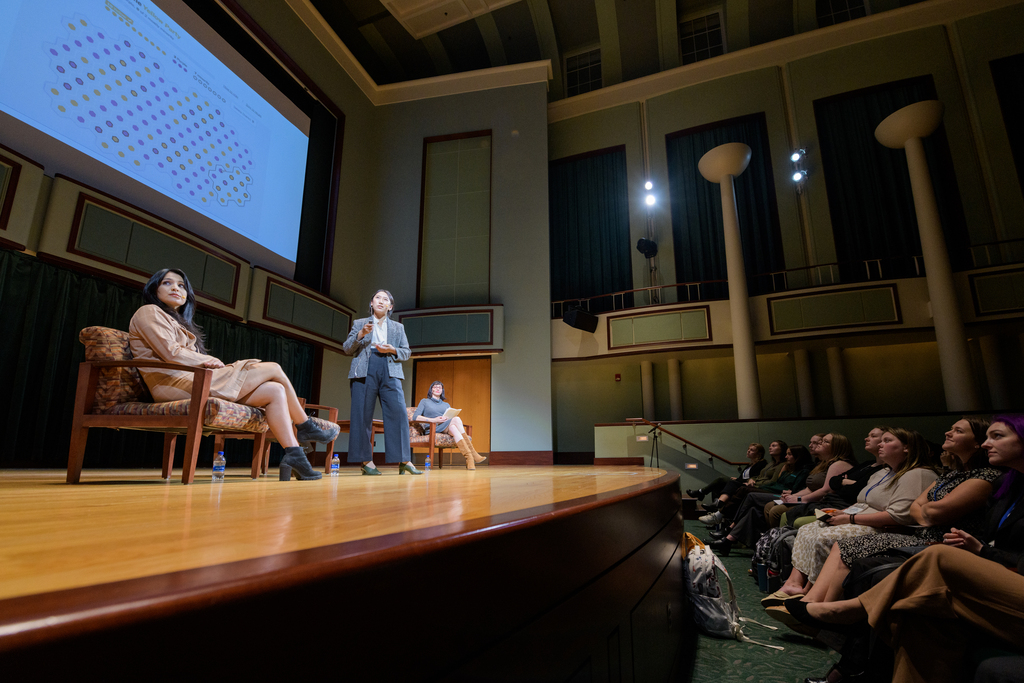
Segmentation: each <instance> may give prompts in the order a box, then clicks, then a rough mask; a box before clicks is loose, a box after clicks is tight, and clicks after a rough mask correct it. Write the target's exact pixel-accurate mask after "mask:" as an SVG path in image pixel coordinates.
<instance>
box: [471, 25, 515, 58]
mask: <svg viewBox="0 0 1024 683" xmlns="http://www.w3.org/2000/svg"><path fill="white" fill-rule="evenodd" d="M474 21H476V27H477V28H478V29H480V35H481V36H483V39H484V45H485V46H486V47H487V56H488V57H489V58H490V60H491V66H507V65H508V57H506V56H505V46H504V45H503V44H502V42H501V31H499V30H498V24H496V23H495V22H494V15H493V14H491V13H490V12H488V13H487V14H481V15H480V16H479V17H477V18H476V19H475V20H474Z"/></svg>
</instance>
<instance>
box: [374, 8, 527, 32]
mask: <svg viewBox="0 0 1024 683" xmlns="http://www.w3.org/2000/svg"><path fill="white" fill-rule="evenodd" d="M518 1H519V0H384V7H385V8H386V9H387V11H389V12H391V14H392V15H393V16H394V17H395V19H398V21H399V22H401V24H402V26H404V27H405V28H406V30H408V31H409V33H410V34H412V37H413V38H423V37H424V36H429V35H431V34H433V33H438V32H440V31H441V30H443V29H446V28H449V27H451V26H455V25H457V24H461V23H462V22H464V21H466V20H468V19H472V18H473V17H478V16H480V15H481V14H486V13H487V12H489V11H491V10H495V9H497V8H499V7H504V6H505V5H509V4H511V3H513V2H518Z"/></svg>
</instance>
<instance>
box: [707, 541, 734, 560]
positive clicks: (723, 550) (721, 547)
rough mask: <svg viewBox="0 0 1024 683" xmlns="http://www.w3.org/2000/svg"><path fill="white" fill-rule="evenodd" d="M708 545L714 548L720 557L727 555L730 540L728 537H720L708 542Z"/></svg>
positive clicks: (729, 549)
mask: <svg viewBox="0 0 1024 683" xmlns="http://www.w3.org/2000/svg"><path fill="white" fill-rule="evenodd" d="M708 547H709V548H711V549H712V550H714V551H715V552H716V553H718V554H719V555H721V556H722V557H729V553H730V552H731V551H732V541H730V540H729V539H728V538H722V539H719V540H717V541H713V542H711V543H708Z"/></svg>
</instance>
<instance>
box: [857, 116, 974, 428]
mask: <svg viewBox="0 0 1024 683" xmlns="http://www.w3.org/2000/svg"><path fill="white" fill-rule="evenodd" d="M942 111H943V107H942V103H941V102H939V101H938V100H926V101H924V102H917V103H915V104H911V105H909V106H906V107H903V108H902V109H900V110H898V111H896V112H893V113H892V114H890V115H889V116H887V117H886V118H885V120H884V121H882V122H881V123H880V124H878V128H876V129H875V138H877V139H878V141H879V142H880V143H882V144H883V145H885V146H886V147H889V148H891V149H901V148H902V149H904V150H905V151H906V153H907V166H908V167H909V169H910V185H911V189H912V191H913V193H914V209H915V211H916V212H917V227H918V232H919V233H920V235H921V253H922V254H923V256H924V269H925V273H926V274H927V277H926V279H927V281H928V298H929V299H930V300H931V308H932V321H933V323H934V325H935V341H936V343H937V344H938V347H939V367H940V369H941V371H942V387H943V389H944V391H945V394H946V409H947V410H949V411H950V412H958V411H968V410H980V409H981V401H980V399H979V393H978V388H977V385H976V382H975V381H974V373H973V372H972V371H971V370H972V368H971V354H970V351H969V350H968V348H967V334H966V332H965V331H964V322H963V318H962V317H961V315H960V305H959V303H958V302H957V298H956V290H955V289H954V287H953V269H952V268H951V267H950V265H949V254H948V253H947V251H946V239H945V236H944V235H943V234H942V223H941V221H940V220H939V207H938V204H936V202H935V189H934V188H933V187H932V180H931V175H929V173H928V160H927V158H926V157H925V153H924V145H923V144H922V142H921V138H924V137H927V136H929V135H931V134H932V133H933V132H935V129H936V128H938V127H939V124H940V123H941V122H942Z"/></svg>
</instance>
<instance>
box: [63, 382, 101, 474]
mask: <svg viewBox="0 0 1024 683" xmlns="http://www.w3.org/2000/svg"><path fill="white" fill-rule="evenodd" d="M89 371H90V368H89V366H88V364H86V363H82V364H81V365H79V366H78V388H77V390H76V391H75V417H74V419H73V420H72V423H71V445H70V446H69V447H68V476H67V480H66V481H67V483H69V484H77V483H78V481H79V479H81V478H82V462H83V461H84V460H85V444H86V443H87V442H88V440H89V428H88V427H83V426H82V422H83V420H82V418H83V417H84V416H85V412H86V410H88V409H89V407H88V406H87V405H86V404H87V403H90V402H91V401H92V397H93V395H94V394H95V393H96V385H95V381H92V380H91V378H90V376H89Z"/></svg>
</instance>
